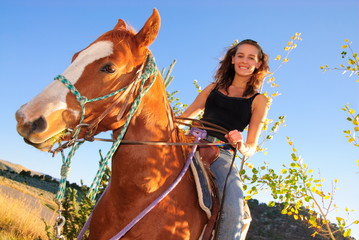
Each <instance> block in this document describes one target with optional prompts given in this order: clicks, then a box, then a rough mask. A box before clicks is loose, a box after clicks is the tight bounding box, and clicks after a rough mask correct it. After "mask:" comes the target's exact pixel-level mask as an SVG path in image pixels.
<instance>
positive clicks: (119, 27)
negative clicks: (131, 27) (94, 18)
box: [113, 19, 127, 30]
mask: <svg viewBox="0 0 359 240" xmlns="http://www.w3.org/2000/svg"><path fill="white" fill-rule="evenodd" d="M113 29H114V30H126V29H127V25H126V23H125V21H123V20H122V19H118V22H117V24H116V26H115V27H114V28H113Z"/></svg>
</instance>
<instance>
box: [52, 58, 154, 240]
mask: <svg viewBox="0 0 359 240" xmlns="http://www.w3.org/2000/svg"><path fill="white" fill-rule="evenodd" d="M152 75H153V77H152V79H151V82H150V83H149V84H148V86H147V87H146V88H144V85H145V83H146V81H147V79H149V78H150V76H152ZM156 77H157V68H156V63H155V60H154V57H153V56H151V55H149V56H148V60H147V66H146V68H145V70H144V72H143V73H142V74H141V75H140V77H138V80H141V85H140V88H139V92H140V93H139V95H138V96H137V98H136V99H135V100H134V103H133V104H132V106H131V109H130V112H129V115H128V117H127V119H126V122H125V124H124V126H123V127H122V129H121V132H120V134H119V136H118V137H117V140H116V141H115V142H114V143H113V144H112V147H111V149H110V150H109V152H108V153H107V155H106V157H105V158H104V159H103V160H102V161H101V165H100V168H99V170H98V171H97V174H96V176H95V178H94V180H93V182H92V184H91V187H90V191H89V193H88V197H89V198H90V199H91V201H93V200H94V199H95V197H96V193H97V191H98V187H99V184H100V181H101V179H102V176H103V174H104V170H105V167H106V166H107V164H108V162H109V160H110V159H111V158H112V156H113V154H114V152H115V151H116V150H117V148H118V146H119V145H120V143H121V140H122V139H123V136H124V135H125V133H126V131H127V128H128V125H129V123H130V120H131V119H132V117H133V115H134V114H135V112H136V111H137V109H138V106H139V104H140V102H141V99H142V97H143V96H144V94H145V93H147V91H148V90H149V89H150V88H151V86H152V85H153V83H154V81H155V79H156ZM55 80H59V81H60V82H62V83H63V84H64V85H65V86H66V87H67V88H68V89H69V90H70V92H71V93H72V94H73V95H74V96H75V97H76V99H77V101H78V103H79V104H80V107H81V112H82V114H81V118H80V122H79V124H78V126H77V127H76V128H75V130H74V131H73V134H72V137H71V140H70V142H69V144H68V145H69V146H72V147H71V150H70V151H69V153H68V156H67V157H65V154H64V152H63V150H61V156H62V166H61V179H60V183H59V188H58V191H57V194H56V197H55V201H56V203H57V205H58V208H59V210H58V217H57V218H56V223H55V226H54V228H55V231H56V234H55V238H56V239H61V240H62V239H65V238H64V236H63V235H62V234H61V229H62V227H63V225H64V224H65V218H64V217H63V216H62V214H61V213H62V200H63V198H64V195H65V190H66V180H67V176H68V174H69V172H70V165H71V161H72V158H73V156H74V154H75V152H76V150H77V149H78V148H79V147H80V146H81V145H82V144H83V143H84V141H81V142H76V141H77V139H78V136H79V133H80V131H81V127H82V126H85V125H86V124H83V120H84V118H85V109H86V108H85V104H86V103H88V102H94V101H99V100H102V99H105V98H109V97H112V96H114V95H116V94H118V93H119V92H121V91H124V90H125V89H126V87H125V88H122V89H119V90H117V91H115V92H112V93H110V94H107V95H105V96H102V97H98V98H93V99H87V98H86V97H85V96H82V95H81V94H80V92H79V91H78V90H77V89H76V88H75V86H74V85H73V84H72V83H71V82H70V81H69V80H67V79H66V78H65V77H64V76H62V75H59V76H57V77H55Z"/></svg>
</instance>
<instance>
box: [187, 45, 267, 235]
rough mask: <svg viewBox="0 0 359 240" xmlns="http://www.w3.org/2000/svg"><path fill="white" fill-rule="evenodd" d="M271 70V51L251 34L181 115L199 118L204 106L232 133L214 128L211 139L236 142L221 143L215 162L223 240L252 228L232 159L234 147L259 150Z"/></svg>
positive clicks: (227, 56)
mask: <svg viewBox="0 0 359 240" xmlns="http://www.w3.org/2000/svg"><path fill="white" fill-rule="evenodd" d="M268 71H269V67H268V56H267V55H266V54H265V53H264V52H263V51H262V48H261V47H260V46H259V44H258V43H257V42H255V41H253V40H249V39H247V40H243V41H241V42H239V43H238V44H236V45H234V46H232V47H231V48H229V49H228V51H227V53H226V54H225V56H224V58H223V59H222V60H221V61H220V63H219V67H218V70H217V72H216V74H215V76H214V80H215V81H214V82H213V83H211V84H210V85H209V86H207V87H206V88H205V89H204V90H203V91H202V92H201V93H200V94H199V95H198V96H197V98H196V99H195V100H194V102H193V103H192V104H191V105H190V106H189V107H188V108H187V109H186V110H185V111H184V112H183V114H181V116H180V117H185V118H195V117H196V116H197V115H198V114H199V113H200V112H201V111H202V110H204V114H203V118H202V120H204V121H207V122H210V123H214V124H217V125H219V126H222V127H224V128H225V129H227V130H228V133H227V134H226V135H223V134H221V133H218V132H215V131H209V130H208V131H207V135H208V136H207V137H206V140H207V141H209V142H218V143H226V142H227V143H228V142H230V143H235V145H234V146H231V145H228V144H227V145H225V144H224V145H223V146H220V155H219V157H218V158H217V160H215V161H214V162H213V163H212V164H211V166H210V169H211V171H212V172H213V174H214V176H215V183H216V185H217V188H218V191H219V197H220V199H222V201H221V205H222V211H221V216H220V220H219V223H218V227H217V231H216V239H217V240H229V239H245V235H246V231H247V230H248V228H246V229H244V228H243V227H244V221H243V220H244V214H245V212H244V197H243V191H242V183H241V180H240V177H239V173H238V170H237V168H236V167H235V166H233V167H231V164H232V159H233V155H234V154H235V151H233V150H234V148H235V149H236V150H238V151H239V152H240V153H241V154H243V155H244V156H246V157H249V156H251V155H253V154H254V153H255V152H256V147H257V143H258V138H259V136H260V133H261V130H262V128H263V124H264V120H265V119H266V115H267V112H268V99H267V97H266V96H264V95H262V94H260V93H259V92H258V91H259V89H260V87H261V85H262V82H263V79H264V76H265V75H266V73H267V72H268ZM247 126H248V134H247V138H246V140H244V139H243V136H242V131H243V130H244V129H245V128H246V127H247ZM229 171H230V173H229ZM227 176H228V177H227ZM224 192H225V194H224ZM242 232H243V234H242Z"/></svg>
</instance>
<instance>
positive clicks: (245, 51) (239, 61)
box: [232, 43, 262, 77]
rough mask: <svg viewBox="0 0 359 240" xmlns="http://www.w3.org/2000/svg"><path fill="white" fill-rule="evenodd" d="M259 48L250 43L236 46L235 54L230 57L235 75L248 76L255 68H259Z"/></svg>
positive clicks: (260, 62)
mask: <svg viewBox="0 0 359 240" xmlns="http://www.w3.org/2000/svg"><path fill="white" fill-rule="evenodd" d="M258 55H259V50H258V48H256V47H255V46H253V45H251V44H246V43H245V44H242V45H240V46H238V48H237V52H236V54H235V55H234V56H233V57H232V64H234V70H235V72H236V75H238V76H242V77H249V76H251V75H252V74H253V72H254V70H255V69H256V68H259V67H260V66H261V64H262V61H259V56H258Z"/></svg>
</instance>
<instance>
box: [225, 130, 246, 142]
mask: <svg viewBox="0 0 359 240" xmlns="http://www.w3.org/2000/svg"><path fill="white" fill-rule="evenodd" d="M225 137H226V138H227V139H228V142H231V143H237V144H241V143H242V142H243V137H242V133H241V132H240V131H238V130H232V131H230V132H229V133H227V134H226V135H225Z"/></svg>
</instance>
